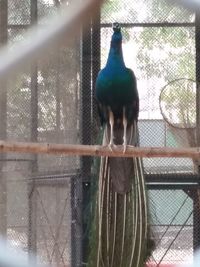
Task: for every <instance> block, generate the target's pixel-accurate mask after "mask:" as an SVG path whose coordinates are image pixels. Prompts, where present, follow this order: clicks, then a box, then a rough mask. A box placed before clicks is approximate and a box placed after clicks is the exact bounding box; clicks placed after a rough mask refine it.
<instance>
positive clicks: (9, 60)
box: [0, 0, 103, 80]
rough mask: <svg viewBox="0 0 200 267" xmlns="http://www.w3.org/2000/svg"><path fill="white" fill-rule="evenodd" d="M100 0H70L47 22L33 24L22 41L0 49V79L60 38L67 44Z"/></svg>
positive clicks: (40, 53)
mask: <svg viewBox="0 0 200 267" xmlns="http://www.w3.org/2000/svg"><path fill="white" fill-rule="evenodd" d="M102 2H103V1H102V0H83V1H81V0H73V1H72V2H71V4H70V5H68V6H64V5H61V7H60V8H59V9H58V12H57V14H56V15H55V16H53V17H49V18H48V22H49V25H47V26H44V27H43V28H42V27H41V26H34V27H33V28H32V29H30V30H29V31H28V32H27V34H26V35H24V39H25V41H21V42H19V43H17V44H16V45H15V46H14V47H13V46H12V48H9V47H8V46H6V47H4V48H2V49H1V50H0V80H1V79H2V78H5V76H7V77H8V76H9V75H10V74H13V73H16V72H18V71H20V70H21V69H22V68H23V67H24V66H25V65H26V64H27V63H29V62H31V61H32V60H35V59H37V58H39V57H40V56H41V55H42V56H45V55H47V54H48V52H49V50H50V49H52V48H53V47H54V46H55V45H57V44H59V43H61V42H62V41H63V42H64V43H65V44H67V43H68V42H70V40H71V39H72V37H73V36H74V35H75V34H76V33H77V32H79V30H80V26H81V24H82V23H83V22H84V21H85V20H86V19H87V18H88V14H89V13H90V12H92V13H95V10H96V9H97V8H98V7H99V5H100V4H101V3H102Z"/></svg>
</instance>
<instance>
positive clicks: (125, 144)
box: [123, 141, 127, 154]
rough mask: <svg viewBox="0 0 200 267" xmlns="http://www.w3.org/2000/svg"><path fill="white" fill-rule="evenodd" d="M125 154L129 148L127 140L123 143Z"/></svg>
mask: <svg viewBox="0 0 200 267" xmlns="http://www.w3.org/2000/svg"><path fill="white" fill-rule="evenodd" d="M123 148H124V149H123V154H125V153H126V149H127V142H126V141H124V143H123Z"/></svg>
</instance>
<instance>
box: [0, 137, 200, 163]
mask: <svg viewBox="0 0 200 267" xmlns="http://www.w3.org/2000/svg"><path fill="white" fill-rule="evenodd" d="M5 152H17V153H35V154H52V155H53V154H63V155H70V156H112V157H144V158H160V157H167V158H171V157H176V158H194V159H197V158H200V147H193V148H172V147H133V146H127V150H126V153H123V146H116V147H114V148H113V151H111V150H110V149H109V147H107V146H100V145H93V146H90V145H66V144H53V143H51V144H49V143H24V142H8V141H7V142H6V141H2V140H0V153H5Z"/></svg>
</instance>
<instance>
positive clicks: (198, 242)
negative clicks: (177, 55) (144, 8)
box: [193, 9, 200, 249]
mask: <svg viewBox="0 0 200 267" xmlns="http://www.w3.org/2000/svg"><path fill="white" fill-rule="evenodd" d="M195 28H196V29H195V30H196V34H195V42H196V81H197V89H196V145H197V146H200V9H199V10H197V11H196V20H195ZM197 164H198V166H197V170H198V174H199V177H200V162H199V161H197ZM193 203H194V213H193V221H194V226H193V229H194V230H193V240H194V249H197V248H199V247H200V223H199V222H200V189H198V188H197V189H196V190H194V193H193Z"/></svg>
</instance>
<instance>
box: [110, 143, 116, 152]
mask: <svg viewBox="0 0 200 267" xmlns="http://www.w3.org/2000/svg"><path fill="white" fill-rule="evenodd" d="M108 147H109V149H110V151H112V152H113V148H116V147H117V146H116V145H115V144H114V142H112V141H110V143H109V144H108Z"/></svg>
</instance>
